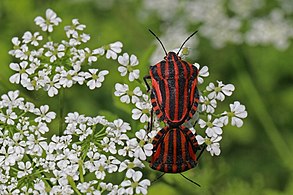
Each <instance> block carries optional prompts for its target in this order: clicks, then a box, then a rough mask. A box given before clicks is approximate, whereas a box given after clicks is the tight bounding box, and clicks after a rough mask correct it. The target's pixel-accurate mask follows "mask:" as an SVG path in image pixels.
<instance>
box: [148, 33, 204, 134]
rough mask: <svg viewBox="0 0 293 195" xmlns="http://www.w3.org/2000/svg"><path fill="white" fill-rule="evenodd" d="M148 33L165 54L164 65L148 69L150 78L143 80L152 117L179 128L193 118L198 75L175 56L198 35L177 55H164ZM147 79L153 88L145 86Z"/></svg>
mask: <svg viewBox="0 0 293 195" xmlns="http://www.w3.org/2000/svg"><path fill="white" fill-rule="evenodd" d="M150 32H151V33H152V34H153V35H154V36H155V37H156V38H157V40H158V41H159V42H160V43H161V45H162V47H163V49H164V51H165V54H166V56H165V58H164V60H163V61H161V62H159V63H157V64H156V65H154V66H151V67H150V71H149V73H150V75H149V76H145V77H144V81H145V83H146V86H147V89H148V91H149V90H151V103H152V106H153V109H152V112H151V116H152V115H153V112H155V114H156V115H157V117H158V118H159V119H160V120H161V121H164V122H165V123H166V124H168V125H169V126H170V127H178V126H179V125H181V124H183V123H184V122H185V121H187V120H189V119H190V118H191V117H192V116H193V115H194V113H195V112H196V110H197V106H198V101H199V93H198V89H197V76H198V72H199V71H198V69H197V68H196V67H195V66H194V65H192V64H190V63H189V62H186V61H184V60H182V59H181V57H179V56H178V54H179V52H180V51H181V49H182V48H183V46H184V44H185V43H186V42H187V41H188V39H189V38H190V37H192V36H193V35H194V34H195V33H196V32H197V31H196V32H194V33H193V34H191V35H190V36H189V37H188V38H187V39H186V40H185V41H184V42H183V44H182V45H181V47H180V49H179V51H178V52H177V53H174V52H169V53H167V52H166V49H165V47H164V46H163V44H162V42H161V41H160V39H159V38H158V37H157V36H156V35H155V34H154V33H153V32H152V31H151V30H150ZM147 79H151V81H152V88H150V86H149V85H148V83H147ZM151 123H152V121H151ZM150 128H152V124H151V125H150Z"/></svg>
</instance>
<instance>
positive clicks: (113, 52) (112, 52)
mask: <svg viewBox="0 0 293 195" xmlns="http://www.w3.org/2000/svg"><path fill="white" fill-rule="evenodd" d="M122 47H123V45H122V43H121V42H120V41H117V42H115V43H111V44H109V46H108V47H105V48H104V49H105V50H106V51H107V52H106V58H107V59H110V58H112V59H113V60H116V59H117V53H120V52H121V51H122V49H121V48H122Z"/></svg>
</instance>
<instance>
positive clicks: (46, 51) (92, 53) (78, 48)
mask: <svg viewBox="0 0 293 195" xmlns="http://www.w3.org/2000/svg"><path fill="white" fill-rule="evenodd" d="M61 21H62V20H61V19H60V18H59V17H57V15H56V13H55V12H54V11H53V10H51V9H48V10H47V11H46V18H43V17H41V16H38V17H36V18H35V23H36V24H37V25H38V26H40V27H41V29H42V31H44V32H47V34H49V36H47V34H46V33H44V34H45V36H47V39H46V40H45V37H44V36H43V35H42V34H41V33H40V32H34V33H32V32H29V31H27V32H25V33H24V35H23V36H22V38H21V39H19V38H18V37H14V38H12V43H13V49H12V50H10V51H9V54H10V55H12V56H13V57H15V58H16V61H15V62H12V63H11V64H10V68H11V69H12V70H14V71H15V74H13V75H12V76H11V77H10V79H9V80H10V82H11V83H16V84H21V85H22V86H23V87H25V88H26V89H28V90H39V89H41V88H42V89H43V90H45V91H47V92H48V95H49V96H50V97H53V96H55V95H57V94H58V91H59V90H60V89H61V88H70V87H72V86H73V85H74V84H77V83H78V84H79V85H83V84H86V85H87V86H88V87H89V88H90V89H91V90H93V89H95V88H99V87H101V86H102V83H103V81H104V79H105V76H106V75H107V74H109V71H108V70H99V69H98V68H94V65H93V63H94V62H96V61H97V59H98V58H100V57H103V56H105V58H107V59H110V58H112V59H114V60H115V59H117V53H120V52H121V51H122V49H121V48H122V46H123V45H122V43H121V42H119V41H117V42H115V43H111V44H109V45H105V46H102V47H99V48H96V49H89V48H88V47H85V48H82V44H84V43H86V42H88V41H89V40H90V35H88V34H86V33H84V32H83V31H84V29H85V27H86V26H85V25H83V24H80V23H79V21H78V20H77V19H73V20H72V24H71V25H69V26H65V27H64V30H65V33H66V37H67V38H66V39H65V40H62V41H61V42H60V43H58V42H55V41H54V40H53V39H52V37H51V36H50V35H51V33H52V32H53V28H54V27H56V26H58V25H59V23H60V22H61ZM123 56H124V57H126V56H125V55H123ZM131 60H132V61H131V62H130V65H128V64H126V63H127V62H126V61H125V60H124V61H123V60H122V61H123V62H121V63H122V65H123V66H124V67H126V68H128V67H129V66H135V65H137V63H138V62H137V59H136V62H135V59H133V57H132V58H131ZM118 61H119V62H120V61H121V60H119V59H118ZM84 65H88V66H84ZM81 67H83V68H81ZM84 67H88V68H87V69H86V68H84ZM127 70H129V68H128V69H127ZM119 71H120V72H121V74H123V75H125V74H126V73H127V71H126V70H124V69H121V68H120V69H119ZM130 72H131V74H130V75H129V79H132V78H136V77H137V75H138V74H139V71H137V70H134V71H133V72H134V73H132V71H130Z"/></svg>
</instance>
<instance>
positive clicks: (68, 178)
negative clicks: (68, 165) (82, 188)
mask: <svg viewBox="0 0 293 195" xmlns="http://www.w3.org/2000/svg"><path fill="white" fill-rule="evenodd" d="M67 180H68V182H69V184H70V186H71V187H72V189H73V190H74V191H75V193H76V194H78V195H82V194H81V193H80V192H79V190H78V189H77V187H76V184H75V182H74V181H73V178H72V177H71V176H67Z"/></svg>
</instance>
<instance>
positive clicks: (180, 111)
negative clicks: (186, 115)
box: [177, 60, 188, 118]
mask: <svg viewBox="0 0 293 195" xmlns="http://www.w3.org/2000/svg"><path fill="white" fill-rule="evenodd" d="M177 65H178V70H179V71H180V73H181V75H180V77H179V78H180V80H179V81H178V82H179V98H178V101H179V102H178V103H179V105H180V106H179V109H178V114H179V118H181V117H183V116H182V115H183V111H184V110H183V109H184V108H186V106H187V105H186V103H187V102H186V99H185V98H186V97H185V95H184V91H185V90H187V89H188V86H186V77H185V75H184V74H186V72H188V71H186V72H185V69H186V70H188V69H187V68H186V66H185V65H184V64H182V61H179V60H178V61H177ZM183 66H184V67H185V68H184V67H183Z"/></svg>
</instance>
